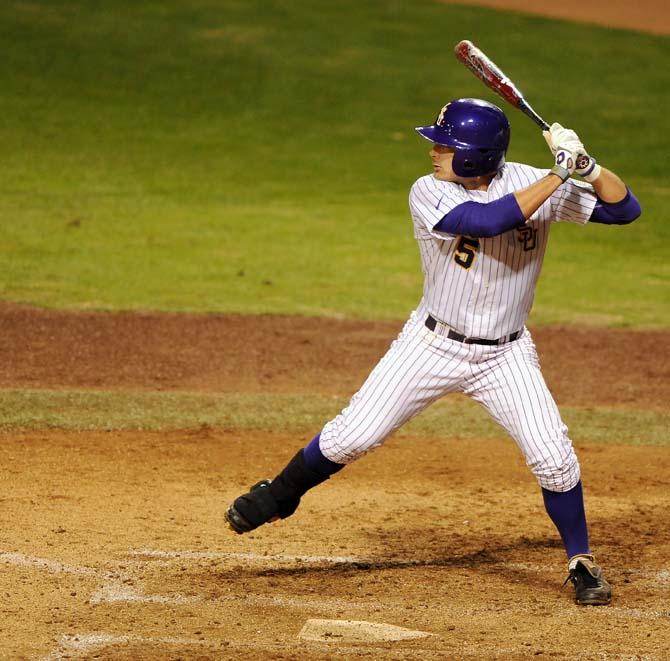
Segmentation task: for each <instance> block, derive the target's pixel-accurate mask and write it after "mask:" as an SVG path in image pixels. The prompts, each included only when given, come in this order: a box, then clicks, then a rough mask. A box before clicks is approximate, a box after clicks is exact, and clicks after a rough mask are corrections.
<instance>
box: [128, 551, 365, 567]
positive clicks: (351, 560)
mask: <svg viewBox="0 0 670 661" xmlns="http://www.w3.org/2000/svg"><path fill="white" fill-rule="evenodd" d="M128 552H129V554H130V555H134V556H144V557H147V558H171V559H175V560H179V559H185V560H246V561H249V562H290V563H294V562H301V563H302V562H304V563H308V564H309V563H312V564H319V563H325V564H359V563H366V562H371V560H370V559H369V558H357V557H355V556H350V555H343V556H338V555H291V554H283V553H282V554H264V553H229V552H226V551H163V550H160V549H130V550H129V551H128Z"/></svg>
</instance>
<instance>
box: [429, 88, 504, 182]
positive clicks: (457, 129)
mask: <svg viewBox="0 0 670 661" xmlns="http://www.w3.org/2000/svg"><path fill="white" fill-rule="evenodd" d="M416 131H417V132H418V133H419V134H420V135H421V136H423V137H424V138H426V140H430V141H431V142H434V143H436V144H438V145H446V146H447V147H451V148H453V149H454V150H455V154H454V160H453V162H452V167H453V169H454V172H455V173H456V174H457V175H458V176H459V177H479V176H481V175H484V174H490V173H491V172H497V171H498V170H500V168H501V167H502V166H503V165H504V164H505V152H506V151H507V147H508V145H509V135H510V128H509V122H508V121H507V117H505V113H504V112H503V111H502V110H500V108H498V106H495V105H493V104H492V103H489V102H488V101H482V100H481V99H456V100H455V101H451V102H450V103H447V105H446V106H444V108H442V110H441V111H440V114H439V115H438V116H437V119H436V120H435V123H434V124H431V125H430V126H417V128H416Z"/></svg>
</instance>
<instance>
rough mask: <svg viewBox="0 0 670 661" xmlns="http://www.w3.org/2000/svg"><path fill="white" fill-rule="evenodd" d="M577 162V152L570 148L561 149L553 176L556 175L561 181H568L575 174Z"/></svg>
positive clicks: (552, 172) (556, 159)
mask: <svg viewBox="0 0 670 661" xmlns="http://www.w3.org/2000/svg"><path fill="white" fill-rule="evenodd" d="M576 160H577V150H573V149H570V148H569V147H568V148H566V147H559V148H558V149H557V150H556V156H555V158H554V167H553V168H551V174H555V175H556V176H557V177H558V178H559V179H560V180H561V181H567V180H568V179H569V178H570V175H571V174H573V173H574V171H575V166H576Z"/></svg>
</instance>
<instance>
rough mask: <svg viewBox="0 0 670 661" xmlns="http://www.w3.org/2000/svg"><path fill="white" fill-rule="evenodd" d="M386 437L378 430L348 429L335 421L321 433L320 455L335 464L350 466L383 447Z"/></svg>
mask: <svg viewBox="0 0 670 661" xmlns="http://www.w3.org/2000/svg"><path fill="white" fill-rule="evenodd" d="M387 435H388V434H384V433H382V432H380V431H379V430H377V431H376V432H375V431H374V430H370V429H358V428H349V427H348V426H347V425H344V424H342V422H341V421H338V420H337V419H336V420H334V421H332V422H329V423H328V424H327V425H326V426H325V427H324V428H323V430H322V431H321V440H320V447H321V453H322V454H323V456H324V457H326V459H329V460H330V461H333V462H335V463H337V464H350V463H351V462H352V461H355V460H356V459H358V458H360V457H362V456H363V455H364V454H367V453H368V452H370V451H371V450H374V449H375V448H378V447H380V446H381V445H383V443H384V441H385V440H386V437H387Z"/></svg>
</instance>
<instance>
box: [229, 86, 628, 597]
mask: <svg viewBox="0 0 670 661" xmlns="http://www.w3.org/2000/svg"><path fill="white" fill-rule="evenodd" d="M416 130H417V131H418V133H419V134H420V135H421V136H423V137H424V138H426V139H427V140H429V141H430V142H431V143H432V147H431V149H430V152H429V153H430V159H431V162H432V166H433V172H432V174H429V175H426V176H424V177H421V178H420V179H418V180H417V181H416V182H415V184H414V185H413V186H412V189H411V192H410V195H409V206H410V211H411V215H412V221H413V224H414V237H415V238H416V240H417V242H418V244H419V252H420V254H421V264H422V269H423V274H424V278H425V280H424V287H423V297H422V299H421V302H420V303H419V305H418V307H417V309H416V310H415V311H414V312H413V313H412V314H411V316H410V318H409V320H408V321H407V322H406V324H405V326H404V328H403V330H402V331H401V333H400V335H398V337H397V339H396V340H395V341H394V342H393V343H392V344H391V347H390V348H389V350H388V352H387V353H386V355H385V356H384V357H383V358H382V359H381V361H380V362H379V364H378V365H377V366H376V367H375V368H374V370H373V371H372V372H371V374H370V376H369V377H368V378H367V380H366V381H365V383H364V384H363V386H362V387H361V389H360V390H359V391H358V392H357V393H356V394H355V395H354V396H353V398H352V399H351V402H350V403H349V405H348V406H347V407H346V408H345V409H344V410H343V411H342V412H341V413H340V414H339V415H338V416H337V417H335V418H334V419H333V420H331V421H330V422H328V423H326V425H325V426H324V427H323V429H322V430H321V433H320V434H318V435H317V436H316V437H315V438H314V439H313V440H312V441H311V442H310V443H309V445H307V447H305V448H304V449H301V450H300V451H299V452H298V453H297V454H296V455H295V457H293V459H291V461H290V462H289V463H288V465H287V466H286V467H285V468H284V469H283V470H282V471H281V472H280V473H279V475H277V477H275V479H274V480H263V481H262V482H259V483H258V484H256V485H254V486H253V487H251V490H250V491H249V492H248V493H246V494H244V495H242V496H240V497H239V498H237V499H235V501H234V502H233V504H232V505H231V506H230V507H229V508H228V510H227V512H226V519H227V521H228V523H229V525H230V526H231V528H232V529H233V530H234V531H235V532H237V533H245V532H249V531H251V530H254V529H255V528H257V527H258V526H260V525H262V524H264V523H267V522H268V521H274V520H275V519H278V518H279V519H285V518H286V517H288V516H290V515H291V514H293V512H294V511H295V510H296V508H297V507H298V504H299V502H300V498H301V497H302V496H303V494H304V493H305V492H306V491H307V490H308V489H311V488H312V487H315V486H316V485H317V484H320V483H321V482H323V481H325V480H327V479H328V477H329V476H331V475H332V474H333V473H336V472H337V471H339V470H340V469H342V468H343V467H344V466H345V465H346V464H348V463H350V462H352V461H354V460H355V459H358V458H359V457H360V456H362V455H363V454H365V453H366V452H369V451H370V450H373V449H374V448H377V447H379V446H380V445H382V443H383V442H384V440H385V439H386V438H387V437H388V436H389V434H391V433H392V432H394V431H395V430H397V429H398V428H399V427H400V426H401V425H403V424H404V423H405V422H407V421H408V420H409V419H410V418H412V417H413V416H415V415H416V414H417V413H419V412H421V411H422V410H423V409H425V408H426V407H427V406H428V405H430V404H431V403H433V402H435V401H436V400H438V399H440V398H441V397H443V396H444V395H446V394H448V393H450V392H461V393H464V394H466V395H469V396H470V397H472V398H473V399H474V400H475V401H477V402H479V403H480V404H481V405H482V406H484V408H485V409H486V410H487V411H488V412H489V414H490V415H491V416H492V417H493V418H494V419H495V420H496V421H497V422H498V423H499V424H500V425H501V426H502V427H504V428H505V429H506V430H507V431H508V432H509V434H510V435H511V436H512V438H514V440H515V441H516V442H517V444H518V446H519V448H520V449H521V451H522V452H523V454H524V457H525V459H526V462H527V464H528V466H529V467H530V469H531V471H532V472H533V474H534V475H535V477H536V478H537V480H538V482H539V483H540V487H541V488H542V495H543V498H544V504H545V507H546V510H547V513H548V514H549V517H550V518H551V520H552V521H553V522H554V524H555V525H556V528H557V529H558V532H559V533H560V536H561V539H562V540H563V544H564V546H565V550H566V553H567V556H568V572H569V579H570V580H571V581H572V583H573V585H574V587H575V592H576V601H577V603H579V604H591V605H600V604H608V603H609V602H610V599H611V588H610V585H609V583H608V582H607V581H606V580H605V578H604V576H603V573H602V570H601V568H600V567H599V566H598V565H597V564H596V562H595V560H594V557H593V555H592V554H591V547H590V545H589V539H588V532H587V525H586V516H585V513H584V500H583V495H582V483H581V480H580V469H579V462H578V461H577V457H576V455H575V451H574V449H573V447H572V443H571V441H570V438H569V437H568V430H567V427H566V426H565V424H564V423H563V421H562V420H561V416H560V414H559V411H558V408H557V407H556V403H555V402H554V399H553V397H552V396H551V394H550V392H549V390H548V388H547V386H546V384H545V382H544V378H543V376H542V373H541V372H540V366H539V362H538V357H537V353H536V350H535V346H534V344H533V340H532V338H531V335H530V332H529V331H528V329H527V328H526V327H525V325H524V324H525V322H526V319H527V317H528V313H529V312H530V308H531V305H532V303H533V295H534V290H535V285H536V283H537V280H538V276H539V274H540V268H541V266H542V261H543V258H544V251H545V248H546V245H547V240H548V238H549V229H550V227H551V223H552V222H554V221H568V222H572V223H578V224H585V223H587V222H595V223H606V224H615V225H621V224H626V223H630V222H631V221H633V220H634V219H635V218H637V217H638V216H639V215H640V205H639V204H638V201H637V200H636V198H635V196H634V195H633V193H632V192H631V191H630V190H629V189H628V188H627V187H626V186H625V184H624V183H623V182H622V181H621V179H619V177H617V176H616V175H615V174H614V173H612V172H611V171H609V170H606V169H605V168H604V167H601V166H600V165H598V164H597V163H596V162H595V160H594V159H593V158H591V157H590V156H589V155H588V153H587V152H586V150H585V148H584V146H583V144H582V142H581V141H580V140H579V138H578V136H577V134H576V133H575V132H574V131H572V130H569V129H566V128H563V127H562V126H561V125H560V124H553V125H552V126H551V129H550V130H549V131H545V133H544V136H545V139H546V141H547V143H548V144H549V147H550V149H551V152H552V156H553V158H554V165H553V167H552V168H551V169H550V170H549V169H538V168H535V167H531V166H529V165H522V164H519V163H506V162H505V153H506V151H507V147H508V144H509V138H510V127H509V122H508V121H507V118H506V117H505V114H504V113H503V112H502V110H500V108H498V107H497V106H495V105H493V104H491V103H488V102H486V101H480V100H478V99H457V100H455V101H452V102H451V103H448V104H447V105H445V106H444V108H442V110H441V111H440V113H439V115H438V117H437V119H436V120H435V123H434V124H432V125H430V126H421V127H419V128H417V129H416ZM573 173H576V174H577V175H579V176H580V177H581V178H582V179H583V180H584V181H577V180H574V179H571V178H570V177H571V175H572V174H573Z"/></svg>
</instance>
